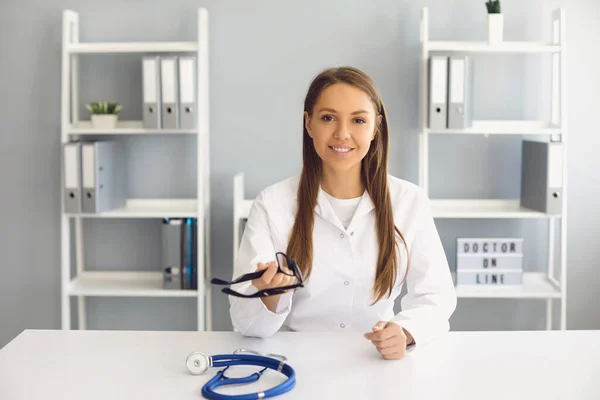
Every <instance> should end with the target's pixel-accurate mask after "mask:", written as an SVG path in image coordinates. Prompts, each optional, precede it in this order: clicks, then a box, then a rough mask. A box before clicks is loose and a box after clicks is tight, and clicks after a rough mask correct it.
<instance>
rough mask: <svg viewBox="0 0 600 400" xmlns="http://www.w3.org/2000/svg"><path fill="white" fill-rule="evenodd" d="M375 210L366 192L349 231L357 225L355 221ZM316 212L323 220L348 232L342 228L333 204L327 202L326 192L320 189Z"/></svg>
mask: <svg viewBox="0 0 600 400" xmlns="http://www.w3.org/2000/svg"><path fill="white" fill-rule="evenodd" d="M374 208H375V205H374V204H373V201H372V200H371V196H369V193H367V191H366V190H365V191H364V193H363V195H362V196H361V199H360V202H359V203H358V206H357V207H356V211H355V212H354V216H353V217H352V221H351V222H350V225H349V226H348V229H350V228H351V227H352V226H353V225H354V224H355V221H357V220H358V219H359V218H361V217H363V216H365V215H367V214H368V213H369V212H371V210H372V209H374ZM315 212H316V213H317V215H319V216H320V217H321V218H323V219H324V220H326V221H328V222H329V223H331V224H333V225H334V226H335V227H337V228H339V229H341V230H342V231H346V229H345V228H344V227H343V226H342V222H341V221H340V219H339V218H338V216H337V214H336V213H335V210H334V209H333V208H332V207H331V203H329V200H327V197H326V196H325V192H324V191H323V189H322V188H319V194H318V195H317V206H316V207H315Z"/></svg>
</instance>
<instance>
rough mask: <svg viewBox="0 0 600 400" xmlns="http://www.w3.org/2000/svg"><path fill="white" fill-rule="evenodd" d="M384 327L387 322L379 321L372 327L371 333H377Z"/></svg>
mask: <svg viewBox="0 0 600 400" xmlns="http://www.w3.org/2000/svg"><path fill="white" fill-rule="evenodd" d="M386 325H387V322H385V321H379V322H378V323H376V324H375V325H374V326H373V332H378V331H380V330H382V329H383V328H385V327H386Z"/></svg>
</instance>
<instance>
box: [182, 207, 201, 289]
mask: <svg viewBox="0 0 600 400" xmlns="http://www.w3.org/2000/svg"><path fill="white" fill-rule="evenodd" d="M195 226H196V222H195V219H194V218H185V219H184V220H183V225H182V228H183V229H182V235H181V237H182V248H181V266H182V268H181V284H182V286H181V288H182V289H184V290H190V289H197V285H196V282H197V276H196V274H197V269H198V268H197V263H196V258H197V257H196V253H197V248H196V245H195V242H197V239H196V238H197V231H196V228H195Z"/></svg>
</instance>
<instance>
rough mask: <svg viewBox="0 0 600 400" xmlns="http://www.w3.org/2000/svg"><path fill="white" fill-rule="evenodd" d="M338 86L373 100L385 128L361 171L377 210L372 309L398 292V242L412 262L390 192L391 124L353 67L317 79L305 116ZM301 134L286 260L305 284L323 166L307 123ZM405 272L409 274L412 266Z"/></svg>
mask: <svg viewBox="0 0 600 400" xmlns="http://www.w3.org/2000/svg"><path fill="white" fill-rule="evenodd" d="M336 83H346V84H349V85H351V86H353V87H356V88H358V89H360V90H362V91H363V92H365V93H366V94H367V95H368V96H369V97H370V98H371V101H372V102H373V105H374V107H375V112H376V114H377V116H381V122H378V123H376V134H375V139H374V140H373V141H372V142H371V146H370V148H369V151H368V152H367V155H366V156H365V157H364V158H363V160H362V165H361V178H362V180H363V184H364V185H365V187H366V190H367V193H368V194H369V196H370V197H371V200H372V201H373V204H374V205H375V223H376V231H377V240H378V243H379V256H378V260H377V273H376V277H375V284H374V286H373V294H374V297H375V299H374V301H373V303H372V304H375V303H377V302H378V301H379V300H381V299H382V298H383V297H384V296H385V295H386V293H387V295H388V296H389V295H390V294H391V293H392V290H393V288H394V285H395V282H396V277H397V273H398V265H399V260H398V253H397V252H396V248H397V246H398V239H400V240H401V241H402V243H403V244H404V247H405V248H406V254H407V256H408V247H407V246H406V242H405V241H404V237H403V236H402V233H401V232H400V230H399V229H398V228H397V227H396V225H395V224H394V215H393V212H392V202H391V199H390V193H389V190H388V181H387V179H388V172H387V163H388V143H389V133H388V122H387V117H386V113H385V108H384V106H383V101H382V99H381V95H380V94H379V91H378V90H377V88H376V87H375V85H374V83H373V82H372V80H371V79H370V78H369V77H368V76H367V75H366V74H365V73H363V72H362V71H360V70H358V69H356V68H353V67H340V68H330V69H327V70H324V71H322V72H321V73H320V74H319V75H317V77H316V78H315V79H314V80H313V82H312V83H311V85H310V87H309V89H308V93H307V94H306V98H305V100H304V111H306V112H307V113H308V115H309V116H312V112H313V107H314V105H315V103H316V102H317V99H318V98H319V96H320V95H321V93H322V92H323V91H324V90H325V89H326V88H327V87H329V86H331V85H333V84H336ZM302 129H303V131H304V135H303V140H302V159H303V167H302V174H301V176H300V184H299V185H298V212H297V214H296V219H295V221H294V227H293V228H292V233H291V237H290V241H289V243H288V247H287V255H288V256H289V257H290V258H292V259H294V260H295V261H296V263H297V265H298V266H299V267H300V269H301V271H302V274H303V276H304V278H305V280H307V279H308V278H309V277H310V274H311V271H312V261H313V260H312V258H313V227H314V221H315V217H314V210H315V207H316V205H317V195H318V192H319V187H320V182H321V173H322V161H321V158H320V157H319V155H318V154H317V151H316V150H315V147H314V144H313V141H312V138H311V137H310V136H309V134H308V131H307V130H306V120H305V121H304V122H303V124H302ZM396 234H397V236H396ZM406 271H407V273H408V260H407V270H406ZM405 277H406V276H405Z"/></svg>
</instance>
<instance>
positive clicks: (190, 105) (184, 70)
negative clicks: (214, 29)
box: [179, 57, 197, 129]
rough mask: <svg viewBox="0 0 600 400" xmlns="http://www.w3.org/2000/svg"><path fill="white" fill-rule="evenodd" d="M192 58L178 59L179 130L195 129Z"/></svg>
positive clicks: (194, 87) (193, 62)
mask: <svg viewBox="0 0 600 400" xmlns="http://www.w3.org/2000/svg"><path fill="white" fill-rule="evenodd" d="M195 64H196V63H195V59H194V57H180V58H179V122H180V128H181V129H195V128H196V117H197V116H196V79H195V75H196V74H195V70H196V68H195Z"/></svg>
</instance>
